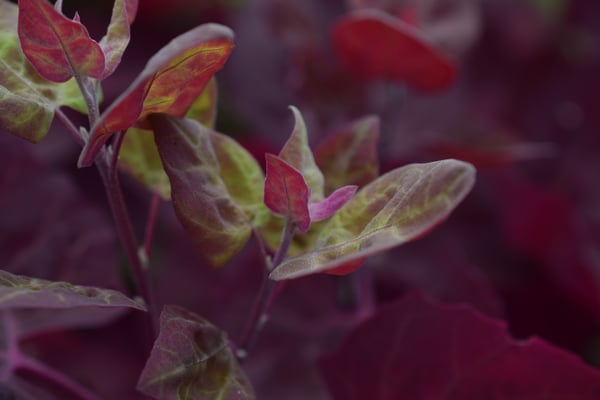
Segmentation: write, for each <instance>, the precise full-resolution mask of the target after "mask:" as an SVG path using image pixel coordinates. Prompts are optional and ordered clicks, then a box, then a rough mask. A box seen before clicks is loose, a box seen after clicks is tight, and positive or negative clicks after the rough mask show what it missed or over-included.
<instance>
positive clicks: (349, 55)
mask: <svg viewBox="0 0 600 400" xmlns="http://www.w3.org/2000/svg"><path fill="white" fill-rule="evenodd" d="M332 39H333V44H334V47H335V49H336V50H337V52H338V54H339V55H340V57H341V58H342V60H343V61H344V62H345V63H346V64H347V66H348V67H349V68H350V69H351V70H353V71H354V72H355V73H356V74H357V75H360V76H362V77H364V78H365V79H390V80H395V81H399V82H402V83H405V84H407V85H408V86H410V87H411V88H413V89H415V90H420V91H425V92H432V91H438V90H443V89H446V88H447V87H448V86H450V85H451V84H452V82H453V81H454V79H455V77H456V67H455V65H454V63H453V62H452V61H451V60H450V59H448V58H447V57H446V56H444V55H442V54H441V53H439V52H438V51H437V50H435V49H434V48H433V47H432V46H431V45H430V44H429V43H428V42H427V41H426V40H425V39H424V38H423V37H422V35H421V34H420V33H419V31H417V30H416V29H415V28H413V27H412V26H410V25H408V24H406V23H405V22H403V21H401V20H399V19H397V18H394V17H393V16H391V15H389V14H387V13H384V12H381V11H375V10H369V11H361V12H356V13H353V14H351V15H349V16H347V17H344V18H342V19H340V20H339V21H338V22H337V23H336V24H335V25H334V27H333V30H332Z"/></svg>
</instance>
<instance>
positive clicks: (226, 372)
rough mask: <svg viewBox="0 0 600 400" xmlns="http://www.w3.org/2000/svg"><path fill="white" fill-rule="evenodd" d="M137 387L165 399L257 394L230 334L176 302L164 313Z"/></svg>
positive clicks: (239, 399)
mask: <svg viewBox="0 0 600 400" xmlns="http://www.w3.org/2000/svg"><path fill="white" fill-rule="evenodd" d="M137 387H138V390H140V391H142V392H143V393H145V394H147V395H148V396H152V397H154V398H156V399H161V400H192V399H193V400H250V399H254V398H255V397H254V393H253V390H252V387H251V385H250V382H249V380H248V378H247V377H246V375H245V374H244V372H243V370H242V369H241V367H240V366H239V365H238V363H237V361H236V359H235V356H234V355H233V352H232V350H231V348H230V347H229V343H228V340H227V337H226V335H225V333H223V332H222V331H220V330H219V329H217V328H216V327H215V326H213V325H211V324H210V323H209V322H208V321H206V320H205V319H203V318H201V317H199V316H197V315H196V314H194V313H192V312H190V311H188V310H186V309H184V308H182V307H176V306H165V307H164V309H163V311H162V313H161V315H160V333H159V335H158V338H157V339H156V342H155V343H154V347H153V348H152V352H151V353H150V358H149V359H148V361H147V363H146V366H145V367H144V370H143V371H142V375H141V376H140V379H139V382H138V386H137Z"/></svg>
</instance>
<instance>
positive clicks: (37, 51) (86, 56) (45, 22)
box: [18, 0, 104, 82]
mask: <svg viewBox="0 0 600 400" xmlns="http://www.w3.org/2000/svg"><path fill="white" fill-rule="evenodd" d="M18 33H19V39H20V41H21V47H22V49H23V52H24V53H25V56H26V57H27V59H28V60H29V61H30V62H31V63H32V64H33V66H34V67H35V69H36V70H37V71H38V73H39V74H40V75H41V76H43V77H44V78H46V79H48V80H49V81H52V82H65V81H67V80H69V79H70V78H72V77H73V76H75V75H79V76H89V77H92V78H101V77H102V74H103V71H104V54H103V53H102V49H101V48H100V46H99V45H98V43H96V42H95V41H94V40H92V39H91V38H90V35H89V33H88V31H87V29H86V28H85V26H83V25H82V24H81V22H79V21H78V19H77V18H76V19H74V20H70V19H68V18H67V17H65V16H64V15H63V14H61V13H60V11H58V10H56V9H55V8H54V7H52V5H51V4H50V3H49V2H48V1H46V0H19V25H18Z"/></svg>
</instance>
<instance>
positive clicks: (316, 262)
mask: <svg viewBox="0 0 600 400" xmlns="http://www.w3.org/2000/svg"><path fill="white" fill-rule="evenodd" d="M474 182H475V169H474V168H473V166H472V165H470V164H467V163H465V162H462V161H457V160H443V161H437V162H432V163H427V164H411V165H407V166H405V167H401V168H398V169H395V170H393V171H390V172H388V173H387V174H385V175H382V176H381V177H379V178H378V179H376V180H375V181H373V182H371V183H370V184H368V185H367V186H365V187H363V188H362V189H361V190H360V191H359V192H358V193H357V194H356V196H354V197H353V198H352V200H350V201H349V202H348V203H346V205H345V206H344V207H342V208H341V209H340V210H339V211H338V212H337V213H336V214H335V215H334V217H333V218H332V219H331V220H330V221H328V225H326V226H325V227H323V228H322V230H321V233H320V235H319V238H318V239H317V244H316V248H315V249H314V250H312V251H310V252H308V253H305V254H301V255H299V256H295V257H291V258H289V259H287V260H285V261H284V262H283V263H282V264H280V266H279V267H277V268H276V269H275V270H274V271H273V272H272V273H271V275H270V278H271V279H274V280H281V279H291V278H297V277H300V276H304V275H308V274H313V273H317V272H333V273H336V271H335V269H336V267H338V266H343V265H344V264H346V263H347V262H349V261H353V260H356V259H360V258H362V257H365V256H369V255H372V254H375V253H379V252H381V251H384V250H387V249H389V248H391V247H395V246H398V245H400V244H402V243H406V242H408V241H410V240H414V239H417V238H418V237H420V236H422V235H424V234H425V233H426V232H427V231H429V230H430V229H432V228H433V227H434V226H435V225H437V224H438V223H440V222H441V221H442V220H443V219H445V218H446V217H447V216H448V215H449V214H450V212H451V211H452V210H453V209H454V208H455V207H456V206H457V205H458V204H459V203H460V202H461V201H462V199H463V198H464V197H465V196H466V195H467V193H468V192H469V191H470V190H471V188H472V187H473V184H474ZM346 272H347V271H346Z"/></svg>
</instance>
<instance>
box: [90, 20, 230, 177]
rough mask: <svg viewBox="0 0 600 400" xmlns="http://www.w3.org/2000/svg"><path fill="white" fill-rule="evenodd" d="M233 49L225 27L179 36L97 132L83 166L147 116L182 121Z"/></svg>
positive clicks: (209, 26) (94, 130)
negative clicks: (116, 136) (117, 134)
mask: <svg viewBox="0 0 600 400" xmlns="http://www.w3.org/2000/svg"><path fill="white" fill-rule="evenodd" d="M232 48H233V32H232V31H231V30H230V29H229V28H227V27H225V26H222V25H218V24H204V25H200V26H198V27H196V28H195V29H192V30H191V31H188V32H186V33H184V34H183V35H180V36H178V37H177V38H175V39H174V40H172V41H171V42H170V43H169V44H167V45H166V46H165V47H163V48H162V49H161V50H160V51H159V52H158V53H156V54H155V55H154V56H153V57H152V58H151V59H150V60H149V61H148V63H147V64H146V67H145V68H144V70H143V71H142V72H141V74H140V75H139V76H138V77H137V78H136V79H135V81H134V82H133V83H132V84H131V85H130V86H129V88H128V89H127V90H126V91H125V92H124V93H123V94H122V95H121V96H119V98H117V100H115V102H114V103H113V104H111V105H110V106H109V107H108V109H107V110H106V111H105V112H104V113H103V114H102V116H101V117H100V119H99V120H98V122H97V123H96V124H95V125H94V126H93V127H92V130H91V133H90V138H89V141H88V142H87V144H86V146H85V147H84V149H83V151H82V153H81V156H80V158H79V166H89V165H90V164H91V163H92V161H93V160H94V157H95V156H96V154H97V153H98V151H99V150H100V148H101V147H102V145H103V144H104V143H105V142H106V141H107V140H108V139H109V138H110V136H112V135H113V134H114V133H115V132H118V131H123V130H126V129H128V128H130V127H132V126H133V125H134V124H136V122H138V121H139V123H138V125H139V127H141V128H147V127H148V126H147V123H146V121H145V119H146V117H147V116H148V115H150V114H152V113H166V114H169V115H173V116H176V117H182V116H184V115H185V113H186V112H187V111H188V109H189V108H190V106H191V105H192V103H193V102H194V101H195V100H196V99H197V97H198V96H199V94H200V93H201V92H202V90H203V89H204V87H205V86H206V84H207V83H208V81H209V80H210V78H211V77H212V76H213V75H214V74H215V73H216V72H217V71H218V70H220V69H221V68H222V67H223V65H224V64H225V61H226V60H227V58H228V57H229V53H230V52H231V50H232Z"/></svg>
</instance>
